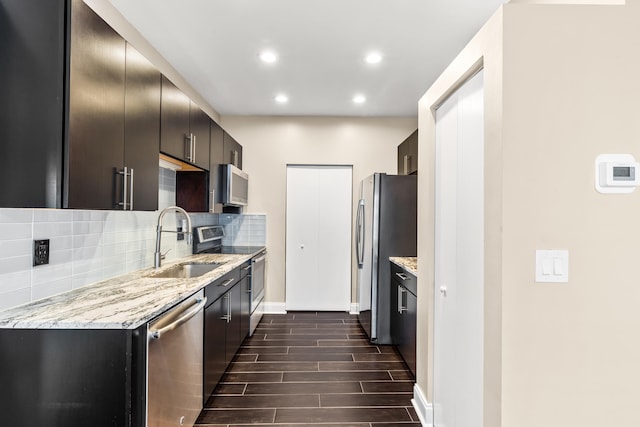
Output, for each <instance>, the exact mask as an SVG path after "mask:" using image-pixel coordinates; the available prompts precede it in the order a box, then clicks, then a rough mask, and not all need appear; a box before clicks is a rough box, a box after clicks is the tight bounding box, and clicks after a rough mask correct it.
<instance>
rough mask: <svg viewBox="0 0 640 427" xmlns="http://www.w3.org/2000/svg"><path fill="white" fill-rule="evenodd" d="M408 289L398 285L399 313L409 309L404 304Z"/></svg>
mask: <svg viewBox="0 0 640 427" xmlns="http://www.w3.org/2000/svg"><path fill="white" fill-rule="evenodd" d="M406 293H407V290H406V289H405V288H403V287H402V286H398V313H400V314H402V313H404V312H405V311H407V306H406V305H404V296H405V294H406Z"/></svg>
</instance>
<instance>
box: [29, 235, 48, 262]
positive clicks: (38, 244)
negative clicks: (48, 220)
mask: <svg viewBox="0 0 640 427" xmlns="http://www.w3.org/2000/svg"><path fill="white" fill-rule="evenodd" d="M45 264H49V239H42V240H34V241H33V266H34V267H35V266H37V265H45Z"/></svg>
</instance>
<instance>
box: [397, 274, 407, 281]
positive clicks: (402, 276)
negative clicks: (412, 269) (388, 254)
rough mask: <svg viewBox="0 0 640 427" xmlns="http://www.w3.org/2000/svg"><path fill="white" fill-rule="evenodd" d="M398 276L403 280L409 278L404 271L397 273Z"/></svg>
mask: <svg viewBox="0 0 640 427" xmlns="http://www.w3.org/2000/svg"><path fill="white" fill-rule="evenodd" d="M396 276H398V277H399V278H400V279H402V280H407V279H408V277H407V275H406V274H404V273H396Z"/></svg>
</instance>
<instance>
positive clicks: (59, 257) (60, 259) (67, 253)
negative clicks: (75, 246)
mask: <svg viewBox="0 0 640 427" xmlns="http://www.w3.org/2000/svg"><path fill="white" fill-rule="evenodd" d="M71 261H73V250H71V249H65V250H62V251H49V264H63V263H70V262H71Z"/></svg>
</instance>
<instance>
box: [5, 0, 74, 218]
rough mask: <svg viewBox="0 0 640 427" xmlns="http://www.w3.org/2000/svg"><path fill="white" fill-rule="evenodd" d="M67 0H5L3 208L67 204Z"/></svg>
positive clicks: (50, 206)
mask: <svg viewBox="0 0 640 427" xmlns="http://www.w3.org/2000/svg"><path fill="white" fill-rule="evenodd" d="M67 12H68V11H67V8H66V2H65V1H64V0H50V1H40V0H20V1H11V0H0V52H2V59H0V61H1V65H0V80H1V81H2V96H0V207H9V208H11V207H14V208H32V207H42V208H60V207H62V186H63V174H62V162H63V153H64V151H63V136H64V131H65V127H64V123H65V102H64V100H65V75H66V64H67V61H66V59H65V38H66V33H65V31H66V28H65V20H66V16H67Z"/></svg>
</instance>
